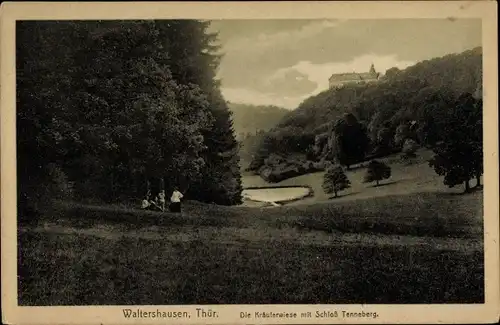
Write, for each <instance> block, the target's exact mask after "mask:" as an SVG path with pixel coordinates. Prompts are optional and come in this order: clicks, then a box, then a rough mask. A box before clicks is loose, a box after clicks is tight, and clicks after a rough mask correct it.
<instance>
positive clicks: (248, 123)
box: [228, 103, 290, 139]
mask: <svg viewBox="0 0 500 325" xmlns="http://www.w3.org/2000/svg"><path fill="white" fill-rule="evenodd" d="M228 106H229V110H230V111H231V112H232V117H233V126H234V130H235V132H236V136H237V138H239V139H242V138H244V137H247V136H249V135H253V134H255V133H257V132H259V131H269V130H270V129H272V128H273V127H274V126H276V124H278V123H279V122H280V121H281V120H282V119H283V117H284V116H286V115H287V114H288V113H290V111H289V110H287V109H285V108H281V107H278V106H273V105H249V104H241V103H228Z"/></svg>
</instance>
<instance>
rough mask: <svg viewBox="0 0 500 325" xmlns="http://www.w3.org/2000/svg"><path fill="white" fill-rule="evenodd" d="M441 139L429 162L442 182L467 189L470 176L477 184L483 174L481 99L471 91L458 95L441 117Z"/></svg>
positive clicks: (467, 190)
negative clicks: (442, 118)
mask: <svg viewBox="0 0 500 325" xmlns="http://www.w3.org/2000/svg"><path fill="white" fill-rule="evenodd" d="M441 132H442V134H443V139H444V140H443V141H441V142H440V143H439V144H438V145H437V146H436V147H435V148H434V149H433V151H434V157H433V158H432V159H431V160H430V162H429V165H430V166H431V167H433V168H434V170H435V171H436V173H437V174H438V175H443V176H444V184H445V185H448V186H449V187H454V186H456V185H459V184H462V183H463V184H464V188H465V189H464V191H465V192H469V191H470V183H469V181H470V179H471V178H473V177H476V178H477V180H478V185H480V177H481V175H482V173H483V154H482V151H483V142H482V132H483V131H482V101H481V100H480V99H479V100H478V99H475V98H474V97H473V96H472V94H470V93H465V94H463V95H461V96H460V97H459V98H458V99H457V100H456V102H455V103H454V105H453V108H452V109H451V111H450V112H449V113H448V114H447V115H446V116H445V119H444V120H443V124H442V128H441Z"/></svg>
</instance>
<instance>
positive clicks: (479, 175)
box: [476, 173, 481, 187]
mask: <svg viewBox="0 0 500 325" xmlns="http://www.w3.org/2000/svg"><path fill="white" fill-rule="evenodd" d="M476 180H477V183H476V187H481V174H480V173H477V174H476Z"/></svg>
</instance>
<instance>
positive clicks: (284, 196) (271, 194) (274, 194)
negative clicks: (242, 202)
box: [242, 186, 312, 203]
mask: <svg viewBox="0 0 500 325" xmlns="http://www.w3.org/2000/svg"><path fill="white" fill-rule="evenodd" d="M242 194H243V197H244V198H245V199H246V200H251V201H259V202H269V203H285V202H288V201H294V200H298V199H301V198H304V197H307V196H309V195H311V194H312V190H311V188H309V187H307V186H290V187H259V188H246V189H244V190H243V193H242Z"/></svg>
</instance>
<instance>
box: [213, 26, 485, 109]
mask: <svg viewBox="0 0 500 325" xmlns="http://www.w3.org/2000/svg"><path fill="white" fill-rule="evenodd" d="M210 31H211V32H217V33H218V44H219V45H220V47H221V50H220V51H221V54H223V57H222V59H221V63H220V66H219V70H218V75H217V77H218V78H219V79H220V80H221V90H222V93H223V95H224V97H225V98H226V100H228V101H230V102H235V103H246V104H254V105H276V106H280V107H284V108H287V109H294V108H296V107H297V106H298V105H299V104H300V102H302V101H303V100H304V99H306V98H307V97H310V96H312V95H315V94H317V93H319V92H321V91H324V90H326V89H327V88H328V78H329V77H330V76H331V75H332V74H333V73H341V72H368V70H369V68H370V65H371V64H372V63H373V64H374V65H375V69H376V70H377V71H378V72H381V73H384V72H385V71H386V70H387V69H389V68H391V67H398V68H400V69H404V68H406V67H408V66H411V65H414V64H415V63H417V62H419V61H423V60H427V59H431V58H434V57H440V56H443V55H446V54H450V53H459V52H463V51H465V50H468V49H471V48H474V47H477V46H481V21H480V20H476V19H394V20H387V19H384V20H381V19H376V20H218V21H212V23H211V27H210Z"/></svg>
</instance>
